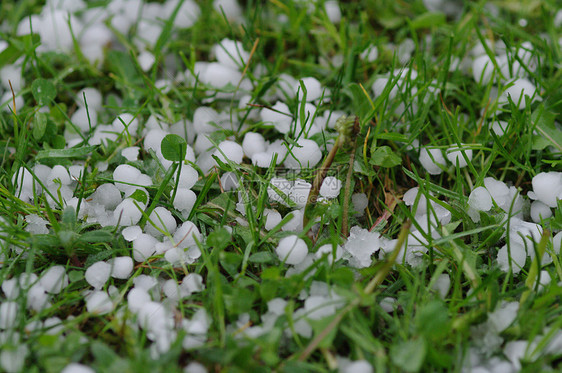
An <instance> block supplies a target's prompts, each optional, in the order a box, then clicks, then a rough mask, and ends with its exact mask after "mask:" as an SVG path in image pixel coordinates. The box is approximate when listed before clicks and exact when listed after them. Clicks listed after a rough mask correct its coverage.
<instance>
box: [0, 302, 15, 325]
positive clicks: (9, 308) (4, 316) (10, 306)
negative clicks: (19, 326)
mask: <svg viewBox="0 0 562 373" xmlns="http://www.w3.org/2000/svg"><path fill="white" fill-rule="evenodd" d="M18 308H19V306H18V304H17V303H16V302H11V301H8V302H2V304H0V329H9V328H12V327H13V326H14V324H15V322H16V317H17V316H18Z"/></svg>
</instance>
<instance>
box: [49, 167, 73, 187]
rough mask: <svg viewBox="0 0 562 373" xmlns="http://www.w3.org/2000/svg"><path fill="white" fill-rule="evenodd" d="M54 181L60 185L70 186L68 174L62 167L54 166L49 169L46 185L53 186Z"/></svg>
mask: <svg viewBox="0 0 562 373" xmlns="http://www.w3.org/2000/svg"><path fill="white" fill-rule="evenodd" d="M55 180H59V181H60V183H61V184H62V185H69V184H70V182H71V180H70V174H69V173H68V170H67V169H66V168H65V167H64V166H61V165H56V166H54V167H53V168H52V169H51V172H50V173H49V176H47V185H49V184H54V183H55Z"/></svg>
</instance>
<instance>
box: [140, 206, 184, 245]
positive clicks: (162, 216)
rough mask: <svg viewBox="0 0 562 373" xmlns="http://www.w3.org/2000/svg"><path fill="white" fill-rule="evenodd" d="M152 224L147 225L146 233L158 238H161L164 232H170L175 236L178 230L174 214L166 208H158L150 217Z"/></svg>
mask: <svg viewBox="0 0 562 373" xmlns="http://www.w3.org/2000/svg"><path fill="white" fill-rule="evenodd" d="M149 221H150V223H149V224H147V225H146V228H145V230H146V233H148V234H150V235H152V236H154V237H158V236H161V235H162V233H161V232H160V231H163V232H168V233H170V234H173V233H174V232H175V230H176V227H177V223H176V219H175V218H174V217H173V215H172V213H171V212H170V211H168V209H166V208H165V207H162V206H158V207H156V208H155V209H154V210H153V211H152V212H151V213H150V216H149Z"/></svg>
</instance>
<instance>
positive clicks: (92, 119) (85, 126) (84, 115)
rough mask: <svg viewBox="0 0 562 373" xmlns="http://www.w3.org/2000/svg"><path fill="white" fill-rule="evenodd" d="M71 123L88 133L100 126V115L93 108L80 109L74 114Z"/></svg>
mask: <svg viewBox="0 0 562 373" xmlns="http://www.w3.org/2000/svg"><path fill="white" fill-rule="evenodd" d="M70 121H71V122H72V123H73V124H75V125H76V126H77V127H78V128H79V129H80V131H82V132H88V131H90V130H91V129H92V128H95V127H96V126H97V125H98V113H97V112H96V111H95V110H93V109H92V108H88V110H86V108H85V107H79V108H78V110H76V111H75V112H74V114H72V117H70Z"/></svg>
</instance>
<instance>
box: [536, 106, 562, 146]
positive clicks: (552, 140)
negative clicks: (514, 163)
mask: <svg viewBox="0 0 562 373" xmlns="http://www.w3.org/2000/svg"><path fill="white" fill-rule="evenodd" d="M555 119H556V114H554V113H553V112H551V111H549V110H546V109H545V107H544V105H542V104H541V105H539V106H538V107H537V108H536V109H535V111H533V114H531V121H532V123H533V124H534V125H535V132H536V133H537V135H534V136H533V145H532V146H533V150H543V149H544V148H546V147H547V146H549V145H550V146H554V147H555V148H556V149H557V150H558V151H562V131H561V130H560V129H558V128H557V127H556V126H555V124H554V121H555Z"/></svg>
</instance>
